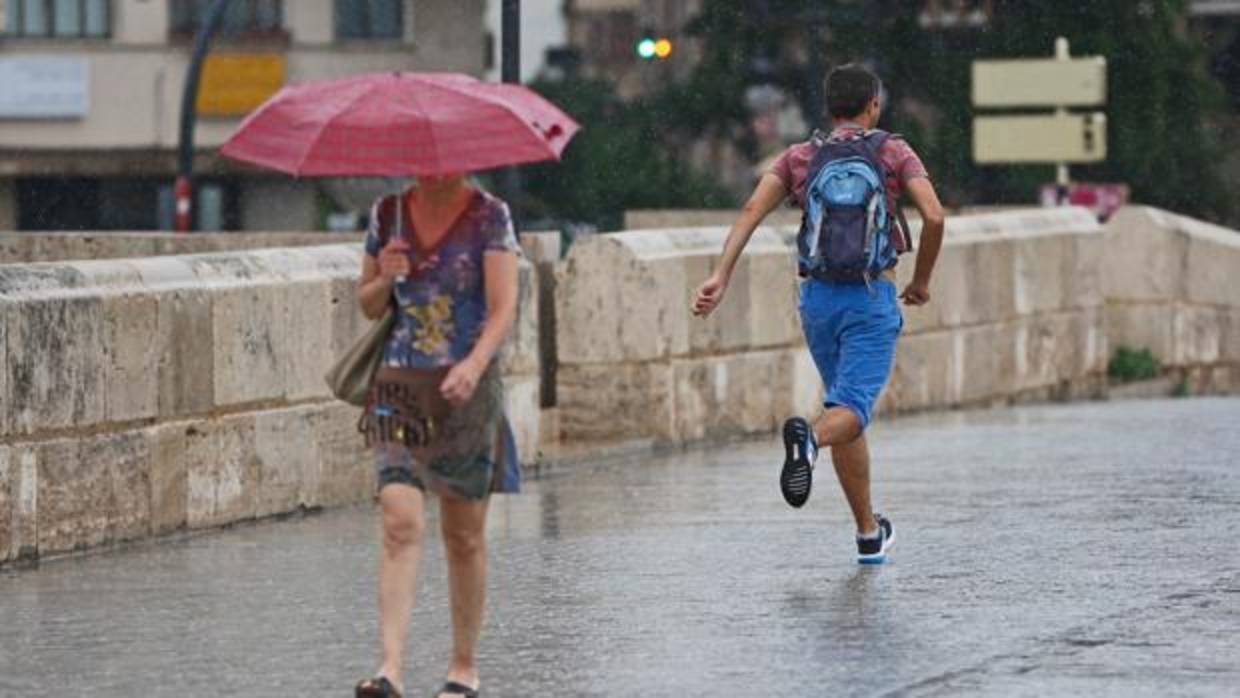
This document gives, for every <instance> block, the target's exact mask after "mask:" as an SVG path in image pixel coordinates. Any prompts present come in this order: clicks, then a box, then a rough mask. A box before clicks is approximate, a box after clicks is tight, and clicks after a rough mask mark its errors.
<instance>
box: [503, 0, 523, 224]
mask: <svg viewBox="0 0 1240 698" xmlns="http://www.w3.org/2000/svg"><path fill="white" fill-rule="evenodd" d="M503 3H504V4H503V6H502V14H501V16H500V55H501V57H500V80H501V81H503V82H510V83H520V82H521V0H503ZM500 186H501V187H502V188H503V190H504V199H505V200H507V201H508V202H509V204H510V205H511V207H512V210H513V214H512V215H513V224H514V225H517V223H518V222H519V221H518V219H517V214H516V210H517V208H518V207H517V206H516V203H517V201H516V199H517V196H518V195H519V194H520V193H521V177H520V174H519V173H518V171H517V168H515V167H509V168H507V169H505V170H504V173H503V175H502V176H501V178H500ZM518 230H519V227H518Z"/></svg>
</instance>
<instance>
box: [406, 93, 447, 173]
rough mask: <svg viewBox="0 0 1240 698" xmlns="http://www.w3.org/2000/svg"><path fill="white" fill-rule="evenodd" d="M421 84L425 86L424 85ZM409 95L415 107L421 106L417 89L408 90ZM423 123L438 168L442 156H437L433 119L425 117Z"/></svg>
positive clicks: (436, 140) (437, 141)
mask: <svg viewBox="0 0 1240 698" xmlns="http://www.w3.org/2000/svg"><path fill="white" fill-rule="evenodd" d="M423 86H424V87H425V85H423ZM409 97H410V98H412V100H413V102H414V107H415V108H416V107H418V106H421V103H422V100H421V97H420V96H419V95H418V92H417V90H409ZM424 123H425V124H426V131H427V133H428V134H429V136H430V137H429V138H428V139H427V140H429V141H430V144H431V150H433V151H434V153H435V169H436V170H438V168H439V164H440V162H441V161H442V158H441V157H440V156H439V140H438V139H437V138H435V120H434V119H426V120H425V121H424Z"/></svg>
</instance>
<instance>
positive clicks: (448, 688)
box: [435, 681, 482, 698]
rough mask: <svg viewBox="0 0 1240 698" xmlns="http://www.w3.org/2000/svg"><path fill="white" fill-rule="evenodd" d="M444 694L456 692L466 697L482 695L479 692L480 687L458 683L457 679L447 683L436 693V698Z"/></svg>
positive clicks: (473, 697)
mask: <svg viewBox="0 0 1240 698" xmlns="http://www.w3.org/2000/svg"><path fill="white" fill-rule="evenodd" d="M444 694H456V695H461V696H465V698H478V696H480V695H482V694H481V693H479V692H478V689H476V688H470V687H469V686H466V685H465V684H463V683H457V682H456V681H448V682H447V683H445V684H444V685H443V688H441V689H439V692H438V693H436V694H435V698H440V696H443V695H444Z"/></svg>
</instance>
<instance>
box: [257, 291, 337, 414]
mask: <svg viewBox="0 0 1240 698" xmlns="http://www.w3.org/2000/svg"><path fill="white" fill-rule="evenodd" d="M261 292H262V293H263V294H264V295H270V296H271V297H272V299H273V302H274V307H275V312H276V316H275V318H274V321H275V324H274V327H273V330H274V332H273V333H272V342H273V346H274V348H275V350H276V352H277V356H278V357H279V359H278V360H277V363H278V365H280V367H281V369H282V373H283V386H282V388H283V389H282V390H280V391H278V392H276V393H274V394H272V395H266V396H262V397H264V398H267V399H273V398H280V397H284V398H287V399H289V400H306V399H310V398H326V397H328V396H329V395H330V393H329V391H328V389H327V384H326V383H324V381H323V374H324V373H326V372H327V369H328V368H330V367H331V364H332V361H333V360H334V359H335V358H336V357H335V356H334V355H333V353H332V348H333V338H332V325H331V323H327V322H322V321H321V318H322V317H323V316H324V315H325V314H327V313H328V312H330V310H329V308H330V307H331V297H332V293H331V288H330V286H329V284H328V282H327V281H325V280H319V281H313V282H299V283H294V284H290V285H287V286H275V285H272V286H264V287H262V291H261ZM246 356H247V357H249V356H255V357H256V358H257V359H258V360H259V361H260V362H261V361H265V360H266V354H265V348H263V349H262V350H260V351H259V352H258V353H257V354H249V353H248V352H247V354H246Z"/></svg>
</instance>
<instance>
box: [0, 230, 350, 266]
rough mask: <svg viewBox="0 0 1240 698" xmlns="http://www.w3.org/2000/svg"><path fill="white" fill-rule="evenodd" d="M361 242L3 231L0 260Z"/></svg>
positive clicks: (289, 236) (321, 237)
mask: <svg viewBox="0 0 1240 698" xmlns="http://www.w3.org/2000/svg"><path fill="white" fill-rule="evenodd" d="M360 240H361V233H274V232H273V233H253V232H245V233H188V234H177V233H123V232H121V233H112V232H99V233H44V232H28V233H0V264H31V263H36V262H62V261H71V260H78V259H91V260H99V259H129V258H138V257H161V256H171V255H185V254H202V253H208V252H239V251H242V250H256V249H262V248H269V247H308V246H312V245H332V244H342V243H349V242H358V241H360Z"/></svg>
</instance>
